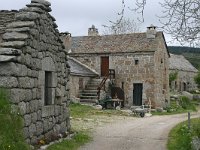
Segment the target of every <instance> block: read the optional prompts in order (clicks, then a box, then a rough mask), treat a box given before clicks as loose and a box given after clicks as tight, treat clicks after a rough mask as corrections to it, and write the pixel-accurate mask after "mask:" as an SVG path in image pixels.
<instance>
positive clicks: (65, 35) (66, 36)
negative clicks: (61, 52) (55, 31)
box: [60, 32, 72, 51]
mask: <svg viewBox="0 0 200 150" xmlns="http://www.w3.org/2000/svg"><path fill="white" fill-rule="evenodd" d="M60 39H61V40H62V42H63V44H64V45H65V49H66V50H67V51H69V50H70V49H71V44H72V37H71V33H69V32H62V33H60Z"/></svg>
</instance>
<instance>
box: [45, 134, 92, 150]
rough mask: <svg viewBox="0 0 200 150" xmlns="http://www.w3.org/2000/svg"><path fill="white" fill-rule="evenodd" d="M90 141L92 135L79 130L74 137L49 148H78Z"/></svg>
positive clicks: (59, 149) (62, 149) (67, 149)
mask: <svg viewBox="0 0 200 150" xmlns="http://www.w3.org/2000/svg"><path fill="white" fill-rule="evenodd" d="M89 141H91V137H90V136H89V135H88V134H87V133H85V132H79V133H77V134H76V135H75V136H74V137H73V138H72V139H69V140H64V141H62V142H61V143H58V144H54V145H51V146H50V147H48V148H47V150H76V149H78V148H79V147H80V146H81V145H83V144H85V143H87V142H89Z"/></svg>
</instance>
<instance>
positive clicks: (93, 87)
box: [85, 86, 98, 90]
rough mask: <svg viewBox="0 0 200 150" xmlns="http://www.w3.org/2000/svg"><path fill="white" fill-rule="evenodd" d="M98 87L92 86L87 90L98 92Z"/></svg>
mask: <svg viewBox="0 0 200 150" xmlns="http://www.w3.org/2000/svg"><path fill="white" fill-rule="evenodd" d="M97 88H98V86H90V87H86V88H85V89H86V90H97Z"/></svg>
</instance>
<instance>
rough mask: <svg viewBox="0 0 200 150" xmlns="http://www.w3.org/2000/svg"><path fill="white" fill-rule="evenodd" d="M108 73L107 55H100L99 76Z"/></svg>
mask: <svg viewBox="0 0 200 150" xmlns="http://www.w3.org/2000/svg"><path fill="white" fill-rule="evenodd" d="M108 73H109V57H101V76H107V75H108Z"/></svg>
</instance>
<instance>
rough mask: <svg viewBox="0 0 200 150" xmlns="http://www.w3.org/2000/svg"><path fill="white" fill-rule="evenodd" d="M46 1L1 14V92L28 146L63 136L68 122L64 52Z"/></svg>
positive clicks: (67, 91) (66, 68)
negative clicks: (17, 118)
mask: <svg viewBox="0 0 200 150" xmlns="http://www.w3.org/2000/svg"><path fill="white" fill-rule="evenodd" d="M50 5H51V4H50V3H49V2H47V1H45V0H31V3H30V4H28V5H26V6H27V7H25V8H23V9H20V10H19V11H0V20H1V21H0V87H3V88H5V89H7V91H8V92H9V93H10V100H11V102H12V103H13V105H12V107H13V111H14V110H15V111H17V110H18V108H19V110H20V113H21V115H22V116H23V118H24V128H23V130H24V135H25V138H26V141H27V142H28V143H30V144H36V143H37V142H38V140H40V139H46V140H48V141H51V140H53V138H55V137H58V135H60V134H64V135H66V134H67V132H68V131H69V130H70V122H69V109H68V104H69V85H68V80H69V72H70V71H69V65H68V63H67V52H66V51H65V47H64V45H63V44H62V41H61V39H60V36H59V31H58V29H57V25H56V23H55V19H54V17H52V16H51V15H50V14H49V12H51V8H50Z"/></svg>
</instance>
